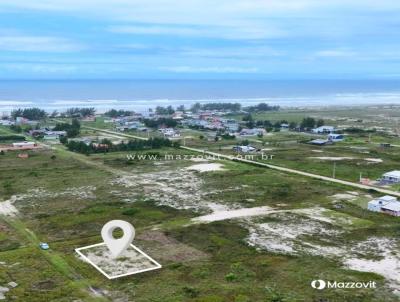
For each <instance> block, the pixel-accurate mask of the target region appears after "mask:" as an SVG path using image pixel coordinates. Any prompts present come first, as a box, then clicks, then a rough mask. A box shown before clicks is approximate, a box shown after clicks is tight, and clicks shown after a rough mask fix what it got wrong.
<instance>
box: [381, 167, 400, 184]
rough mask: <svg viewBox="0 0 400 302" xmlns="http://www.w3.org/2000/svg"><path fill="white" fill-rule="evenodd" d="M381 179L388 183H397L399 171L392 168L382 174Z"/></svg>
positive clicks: (399, 177) (399, 176) (399, 175)
mask: <svg viewBox="0 0 400 302" xmlns="http://www.w3.org/2000/svg"><path fill="white" fill-rule="evenodd" d="M382 180H383V181H385V182H388V183H399V182H400V171H398V170H394V171H390V172H387V173H385V174H383V175H382Z"/></svg>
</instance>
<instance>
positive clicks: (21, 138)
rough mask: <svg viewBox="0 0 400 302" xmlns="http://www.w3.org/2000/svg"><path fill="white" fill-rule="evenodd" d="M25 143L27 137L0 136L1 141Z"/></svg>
mask: <svg viewBox="0 0 400 302" xmlns="http://www.w3.org/2000/svg"><path fill="white" fill-rule="evenodd" d="M11 140H12V141H24V140H25V136H22V135H0V141H11Z"/></svg>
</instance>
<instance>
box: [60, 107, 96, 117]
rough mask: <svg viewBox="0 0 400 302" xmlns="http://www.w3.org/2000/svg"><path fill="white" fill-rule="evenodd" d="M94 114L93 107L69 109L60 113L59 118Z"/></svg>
mask: <svg viewBox="0 0 400 302" xmlns="http://www.w3.org/2000/svg"><path fill="white" fill-rule="evenodd" d="M95 113H96V109H95V108H94V107H90V108H78V107H75V108H69V109H67V110H66V111H65V113H61V116H65V117H87V116H92V115H94V114H95Z"/></svg>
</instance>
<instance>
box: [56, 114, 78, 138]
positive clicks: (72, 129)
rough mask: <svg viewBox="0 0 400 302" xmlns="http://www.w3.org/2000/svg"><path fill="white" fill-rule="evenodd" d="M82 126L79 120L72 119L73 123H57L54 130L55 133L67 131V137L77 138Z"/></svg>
mask: <svg viewBox="0 0 400 302" xmlns="http://www.w3.org/2000/svg"><path fill="white" fill-rule="evenodd" d="M80 129H81V124H80V122H79V120H78V119H76V118H74V119H72V123H71V124H68V123H57V124H56V126H55V127H54V128H53V130H54V131H66V132H67V137H76V136H78V135H79V133H80Z"/></svg>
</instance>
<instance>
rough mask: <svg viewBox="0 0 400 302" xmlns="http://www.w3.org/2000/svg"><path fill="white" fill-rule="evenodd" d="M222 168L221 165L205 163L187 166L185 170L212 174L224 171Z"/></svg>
mask: <svg viewBox="0 0 400 302" xmlns="http://www.w3.org/2000/svg"><path fill="white" fill-rule="evenodd" d="M223 167H224V166H223V165H222V164H218V163H207V164H198V165H193V166H189V167H187V168H186V169H188V170H194V171H198V172H200V173H203V172H213V171H224V170H225V169H224V168H223Z"/></svg>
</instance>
